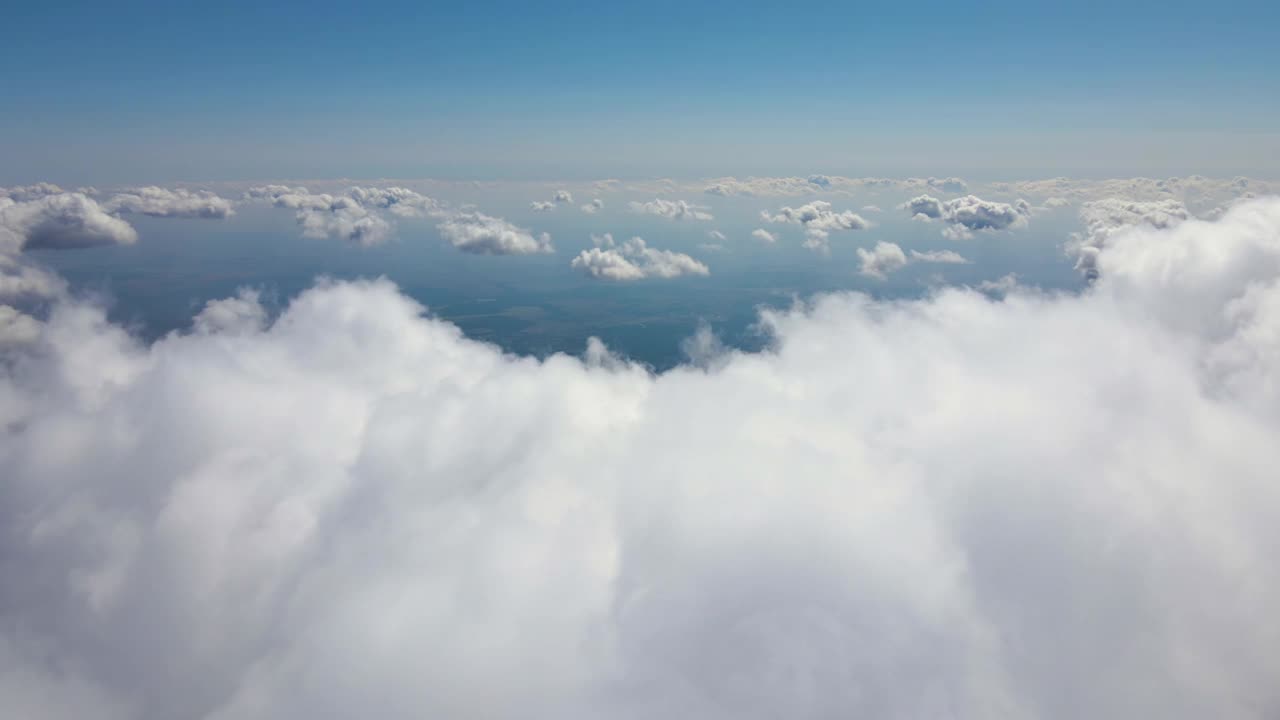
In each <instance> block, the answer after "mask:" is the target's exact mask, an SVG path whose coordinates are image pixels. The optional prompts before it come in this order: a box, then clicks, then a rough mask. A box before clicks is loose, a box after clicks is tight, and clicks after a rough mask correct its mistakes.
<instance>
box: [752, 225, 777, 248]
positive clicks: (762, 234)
mask: <svg viewBox="0 0 1280 720" xmlns="http://www.w3.org/2000/svg"><path fill="white" fill-rule="evenodd" d="M751 237H753V238H755V239H757V240H760V241H761V242H767V243H769V244H773V243H776V242H778V236H777V235H775V234H773V233H771V232H769V231H768V230H765V229H764V228H756V229H755V230H752V231H751Z"/></svg>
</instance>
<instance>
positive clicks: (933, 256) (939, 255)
mask: <svg viewBox="0 0 1280 720" xmlns="http://www.w3.org/2000/svg"><path fill="white" fill-rule="evenodd" d="M911 261H912V262H926V263H942V264H945V265H965V264H968V262H969V261H968V260H965V259H964V256H963V255H961V254H960V253H957V252H952V251H951V250H930V251H928V252H920V251H919V250H912V251H911Z"/></svg>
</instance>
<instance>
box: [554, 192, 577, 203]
mask: <svg viewBox="0 0 1280 720" xmlns="http://www.w3.org/2000/svg"><path fill="white" fill-rule="evenodd" d="M552 199H553V200H555V201H556V202H558V203H571V202H573V193H571V192H569V191H568V190H557V191H556V194H555V197H554V198H552Z"/></svg>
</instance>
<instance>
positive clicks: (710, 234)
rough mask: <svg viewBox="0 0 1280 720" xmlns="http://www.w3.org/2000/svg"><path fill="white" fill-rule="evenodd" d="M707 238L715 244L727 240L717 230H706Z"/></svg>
mask: <svg viewBox="0 0 1280 720" xmlns="http://www.w3.org/2000/svg"><path fill="white" fill-rule="evenodd" d="M707 237H709V238H711V239H712V240H715V241H716V242H724V241H725V240H726V239H727V238H726V237H725V234H724V233H722V232H720V231H719V230H708V231H707Z"/></svg>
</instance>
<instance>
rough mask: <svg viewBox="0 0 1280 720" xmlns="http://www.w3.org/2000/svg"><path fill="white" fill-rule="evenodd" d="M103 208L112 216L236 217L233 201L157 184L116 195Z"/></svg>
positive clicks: (209, 193)
mask: <svg viewBox="0 0 1280 720" xmlns="http://www.w3.org/2000/svg"><path fill="white" fill-rule="evenodd" d="M102 207H103V209H104V210H106V211H107V212H109V213H112V214H120V213H139V214H142V215H151V216H152V217H183V218H225V217H229V216H231V215H234V214H235V208H234V207H233V205H232V203H231V201H230V200H228V199H226V198H223V197H219V196H218V195H217V194H215V193H212V192H210V191H208V190H187V189H185V188H177V189H172V190H171V189H168V188H162V187H155V186H154V185H152V186H148V187H141V188H135V189H133V190H130V191H128V192H122V193H116V194H115V195H112V196H111V198H110V199H108V200H107V201H106V202H105V203H103V205H102Z"/></svg>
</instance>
